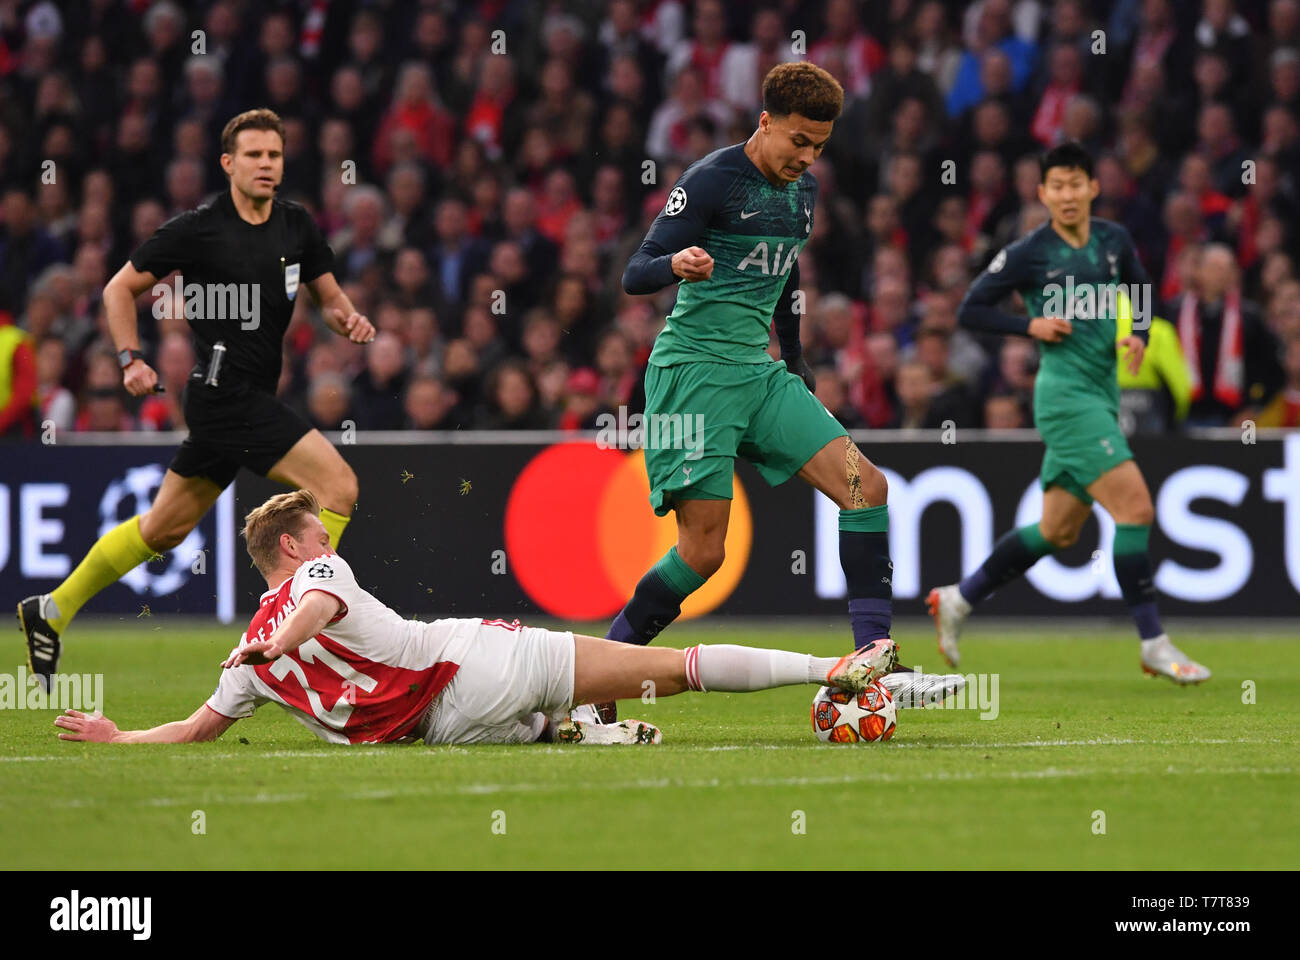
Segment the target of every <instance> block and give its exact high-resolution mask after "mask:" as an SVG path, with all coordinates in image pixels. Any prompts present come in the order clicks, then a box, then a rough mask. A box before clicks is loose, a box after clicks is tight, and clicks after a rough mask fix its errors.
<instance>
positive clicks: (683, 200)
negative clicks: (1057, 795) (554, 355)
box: [607, 63, 956, 715]
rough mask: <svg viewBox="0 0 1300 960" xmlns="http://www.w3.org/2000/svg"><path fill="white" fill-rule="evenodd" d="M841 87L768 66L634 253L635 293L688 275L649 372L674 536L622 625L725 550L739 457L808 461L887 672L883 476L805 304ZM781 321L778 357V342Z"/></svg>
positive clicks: (660, 495)
mask: <svg viewBox="0 0 1300 960" xmlns="http://www.w3.org/2000/svg"><path fill="white" fill-rule="evenodd" d="M843 101H844V91H843V89H842V88H841V87H840V85H839V83H838V82H837V81H836V80H835V78H834V77H832V76H831V75H830V74H829V73H827V72H826V71H825V70H823V69H821V68H820V67H817V66H815V65H813V64H811V63H782V64H778V65H777V66H776V67H773V68H772V70H771V71H770V72H769V73H768V75H767V77H766V78H765V79H764V81H763V111H762V113H761V115H760V116H759V121H758V129H757V130H755V131H754V134H753V136H751V137H750V138H749V140H747V141H746V142H744V143H738V144H735V145H733V146H730V147H724V148H722V149H720V150H715V151H714V152H713V153H711V154H709V155H708V156H706V157H704V158H703V159H701V160H698V161H696V162H695V163H693V164H692V165H691V166H690V167H689V168H687V170H686V171H685V173H683V174H682V176H681V178H680V179H679V180H678V181H677V183H676V184H675V185H674V186H673V189H672V190H671V191H670V192H669V194H668V199H667V202H666V203H665V205H664V209H663V211H662V212H661V213H660V214H659V216H658V217H656V218H655V221H654V223H653V224H652V225H651V227H650V231H649V232H648V233H647V234H646V237H645V239H644V241H642V243H641V246H640V248H639V249H638V250H637V252H636V253H635V254H634V255H633V256H632V258H631V260H630V261H629V262H628V265H627V270H626V271H625V273H624V274H623V287H624V289H625V290H626V291H627V292H628V293H632V294H648V293H654V292H656V291H658V290H660V289H662V288H664V287H667V286H669V285H671V284H679V286H678V288H677V300H676V303H675V304H674V306H673V309H672V312H671V313H670V314H669V315H668V319H667V323H666V324H665V326H664V328H663V330H662V332H660V334H659V336H658V338H657V339H656V341H655V345H654V349H653V351H652V352H651V354H650V363H649V367H648V369H647V370H646V377H645V381H646V382H645V386H646V413H645V424H646V431H645V435H646V441H645V462H646V472H647V473H648V475H649V480H650V503H651V506H652V507H653V508H654V510H655V512H656V513H657V514H658V515H660V516H665V515H666V514H667V513H668V512H669V511H670V510H671V511H674V512H675V513H676V518H677V543H676V544H675V545H674V546H673V547H672V548H671V549H670V550H669V551H668V552H667V553H666V554H665V555H664V556H663V558H662V559H660V560H659V562H658V563H656V564H655V565H654V566H653V567H652V568H651V569H650V570H649V571H648V572H647V573H646V574H645V576H643V577H642V578H641V580H640V581H639V582H638V583H637V586H636V590H635V592H634V593H633V596H632V599H631V600H629V601H628V603H627V606H626V607H624V608H623V610H622V612H621V613H619V615H618V617H617V618H616V619H615V620H614V623H613V625H612V626H611V627H610V629H609V633H608V637H609V639H611V640H619V641H623V642H625V643H637V644H646V643H649V642H650V641H651V640H653V639H654V638H655V636H656V635H657V634H658V633H659V631H661V630H662V629H663V628H664V627H666V626H668V624H670V623H672V621H673V620H674V619H675V618H676V617H677V615H678V614H679V613H681V604H682V601H683V600H685V599H686V597H687V596H689V595H690V594H691V593H692V592H694V591H695V590H697V589H699V588H700V587H701V586H702V585H703V584H704V582H705V581H706V580H707V579H708V578H709V577H710V576H712V575H713V574H714V573H715V572H716V571H717V570H718V568H719V567H721V566H722V560H723V546H724V541H725V538H726V533H727V521H728V518H729V516H730V510H731V498H732V484H731V480H732V473H733V471H734V468H735V460H736V458H737V457H742V458H744V459H745V460H748V461H749V462H750V463H752V464H754V465H755V466H756V467H757V468H758V471H759V473H761V474H762V476H763V478H764V479H765V480H766V481H767V482H768V483H770V484H773V485H776V484H779V483H784V482H785V481H786V480H788V479H790V478H791V477H793V476H799V477H800V478H802V479H803V480H805V481H806V482H808V483H810V484H811V485H812V486H814V487H816V488H817V489H818V490H820V491H821V492H822V493H824V494H826V496H828V497H829V498H830V499H831V500H832V501H834V502H835V504H836V505H837V506H838V507H839V508H840V521H839V528H840V561H841V563H842V565H843V567H844V574H845V578H846V581H847V584H848V595H849V616H850V621H851V623H852V631H853V640H854V646H855V648H857V649H866V648H868V647H870V646H871V645H872V644H875V645H876V646H877V647H878V649H879V656H878V657H876V658H875V660H873V670H874V671H875V672H876V675H877V676H880V675H883V674H885V673H887V672H889V671H890V670H891V669H892V668H893V667H894V666H895V660H896V656H897V655H896V653H895V652H894V646H893V644H892V642H889V641H888V638H889V634H890V623H891V608H892V587H891V581H892V572H893V568H892V565H891V563H890V560H889V533H888V530H889V526H888V508H887V507H886V505H885V498H886V483H885V477H884V475H883V474H881V472H880V471H879V470H878V469H876V467H874V466H873V465H872V464H871V462H870V461H869V460H867V458H866V457H864V456H863V455H862V453H861V452H860V451H859V450H858V448H857V446H856V445H855V444H854V443H853V441H852V440H851V439H850V438H849V435H848V432H847V431H846V430H845V429H844V428H843V427H842V426H841V425H840V424H839V422H838V421H836V419H835V418H834V417H833V416H831V414H830V413H829V412H827V410H826V408H825V407H823V406H822V405H821V403H820V402H818V400H817V399H816V397H815V396H814V395H813V393H812V390H813V386H814V385H813V380H812V372H811V370H810V369H809V368H808V365H807V363H806V362H805V361H804V359H803V356H802V348H801V345H800V342H799V312H801V311H799V310H797V309H796V306H795V303H796V298H797V296H798V294H797V291H798V288H799V253H800V251H801V250H802V249H803V246H804V244H805V243H807V242H808V237H809V235H810V234H811V233H812V224H813V212H814V210H815V208H816V206H817V181H816V179H815V178H814V177H813V175H812V174H811V173H809V172H808V168H809V167H811V166H812V164H813V161H814V160H816V159H817V157H818V156H820V155H821V152H822V149H823V148H824V147H825V146H826V141H827V140H828V139H829V138H830V135H831V128H832V126H833V125H834V122H835V119H836V118H837V117H838V116H839V114H840V110H841V108H842V106H843ZM774 321H775V326H776V332H777V338H778V339H779V341H780V344H781V358H782V359H781V361H773V360H772V358H771V357H770V356H769V355H768V353H767V347H768V343H769V339H770V330H771V328H772V325H773V322H774ZM683 425H685V429H683ZM878 641H885V642H878ZM873 679H874V678H873ZM931 680H933V682H934V684H935V686H934V689H935V690H939V691H948V692H951V691H952V690H953V689H956V686H955V685H954V684H953V682H952V680H953V678H924V679H923V678H922V676H921V675H919V674H908V673H906V672H903V673H899V674H897V675H896V676H895V678H894V679H893V680H891V681H890V683H891V684H893V685H894V688H893V689H892V690H891V692H894V693H895V695H896V699H900V697H899V693H900V690H899V685H903V684H906V685H908V686H915V685H916V684H925V685H927V688H928V686H929V683H930V681H931ZM920 696H921V697H923V696H924V694H921V695H920ZM901 699H902V700H904V701H907V700H910V699H912V696H911V694H910V693H909V692H908V691H902V696H901ZM939 699H942V696H939ZM607 715H608V714H607Z"/></svg>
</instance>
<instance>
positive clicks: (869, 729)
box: [812, 682, 898, 743]
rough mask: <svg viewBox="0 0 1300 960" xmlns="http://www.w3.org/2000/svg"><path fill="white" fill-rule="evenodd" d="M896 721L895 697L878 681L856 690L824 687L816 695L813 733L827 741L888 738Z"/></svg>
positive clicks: (851, 741) (859, 741) (856, 741)
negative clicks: (858, 690) (858, 691)
mask: <svg viewBox="0 0 1300 960" xmlns="http://www.w3.org/2000/svg"><path fill="white" fill-rule="evenodd" d="M897 723H898V708H897V707H896V706H895V705H894V698H893V697H891V696H890V695H889V691H888V690H886V689H885V688H884V687H882V686H881V685H880V684H879V682H876V683H873V684H871V686H869V687H867V689H865V690H863V691H862V692H861V693H856V694H855V693H850V692H849V691H848V690H841V689H839V688H838V687H822V688H821V689H820V690H818V691H817V696H816V697H814V698H813V702H812V726H813V733H815V734H817V739H818V740H822V741H825V742H827V743H862V742H868V743H869V742H871V741H874V740H888V739H889V738H890V737H892V736H893V735H894V729H895V727H896V726H897Z"/></svg>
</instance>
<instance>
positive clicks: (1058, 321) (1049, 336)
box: [1029, 317, 1074, 343]
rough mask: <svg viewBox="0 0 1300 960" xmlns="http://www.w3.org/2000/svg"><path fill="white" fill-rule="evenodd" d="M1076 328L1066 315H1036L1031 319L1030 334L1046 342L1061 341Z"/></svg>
mask: <svg viewBox="0 0 1300 960" xmlns="http://www.w3.org/2000/svg"><path fill="white" fill-rule="evenodd" d="M1073 330H1074V326H1073V324H1071V323H1070V321H1069V320H1066V319H1065V318H1064V317H1034V319H1032V320H1030V321H1029V335H1030V336H1031V337H1034V338H1035V339H1038V340H1042V341H1044V342H1045V343H1060V342H1061V341H1062V340H1064V339H1065V338H1066V337H1068V336H1069V335H1070V333H1071V332H1072V331H1073Z"/></svg>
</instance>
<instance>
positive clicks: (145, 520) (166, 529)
mask: <svg viewBox="0 0 1300 960" xmlns="http://www.w3.org/2000/svg"><path fill="white" fill-rule="evenodd" d="M193 529H194V525H193V524H176V523H172V524H167V525H164V526H159V525H156V524H155V522H154V521H153V520H152V519H151V518H150V517H149V514H147V513H146V514H144V515H143V516H141V517H140V539H141V540H143V541H144V543H145V546H147V547H148V548H149V549H150V550H154V551H156V552H158V553H162V552H164V551H166V550H171V549H173V548H174V547H178V546H180V544H181V543H182V542H183V541H184V540H185V538H186V537H188V536H189V535H190V531H191V530H193Z"/></svg>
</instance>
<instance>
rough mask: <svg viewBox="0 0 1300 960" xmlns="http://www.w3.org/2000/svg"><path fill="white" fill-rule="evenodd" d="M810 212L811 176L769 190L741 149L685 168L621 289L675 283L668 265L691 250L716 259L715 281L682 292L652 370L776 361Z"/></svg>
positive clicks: (812, 201)
mask: <svg viewBox="0 0 1300 960" xmlns="http://www.w3.org/2000/svg"><path fill="white" fill-rule="evenodd" d="M816 206H817V181H816V179H815V178H814V177H813V175H812V174H810V173H804V175H803V176H802V177H800V178H799V179H798V180H797V181H795V182H794V183H791V184H786V185H783V186H774V185H773V184H772V183H770V182H769V181H768V179H767V178H766V177H765V176H763V174H762V173H760V172H759V170H758V168H757V167H756V166H754V163H753V161H751V160H750V159H749V157H748V156H746V154H745V145H744V144H743V143H739V144H735V145H734V146H730V147H724V148H722V149H721V150H715V151H714V152H713V153H711V154H709V155H708V156H707V157H704V158H703V159H701V160H698V161H697V162H695V163H693V164H692V165H691V166H690V167H689V168H687V170H686V172H685V173H683V174H682V176H681V178H680V179H679V180H678V181H677V183H676V184H675V185H674V187H673V189H672V191H671V192H670V193H669V195H668V200H667V202H666V203H665V205H664V209H663V210H662V211H661V212H660V214H659V215H658V216H657V217H656V218H655V221H654V223H653V224H652V225H651V226H650V230H649V232H648V233H647V234H646V237H645V239H644V240H643V241H642V243H641V247H640V249H639V250H638V251H637V254H636V255H635V256H634V257H633V259H632V261H631V263H629V266H628V273H627V274H625V275H624V287H625V288H626V289H628V290H629V291H630V292H649V291H650V290H652V289H659V288H661V287H663V286H667V285H668V284H670V283H672V282H674V281H676V280H677V279H678V278H677V277H676V276H675V275H673V274H672V272H671V266H670V265H667V263H666V258H671V257H672V255H673V254H675V253H676V252H677V251H679V250H682V249H685V248H686V247H690V246H697V247H701V248H703V249H704V251H705V252H706V253H708V254H709V256H711V257H712V258H713V275H712V276H711V277H710V278H709V279H708V280H701V281H695V282H690V283H687V282H685V281H682V282H681V283H680V284H679V285H678V288H677V301H676V303H674V304H673V309H672V312H671V313H669V314H668V318H667V322H666V323H665V325H664V328H663V330H662V331H661V332H660V333H659V336H658V338H656V340H655V345H654V349H653V350H652V351H651V353H650V363H651V364H653V365H654V366H659V367H668V366H672V365H674V364H678V363H687V362H691V361H701V360H702V361H708V362H713V363H770V362H772V360H771V357H769V356H768V354H767V346H768V342H769V331H770V330H771V326H772V314H773V312H774V311H775V309H776V307H777V303H778V301H780V299H781V297H782V294H783V292H785V291H786V289H787V284H788V283H791V281H792V278H793V284H792V286H791V288H790V289H791V291H793V289H794V287H796V286H797V285H798V279H797V277H798V266H797V264H798V259H799V252H800V251H801V250H802V249H803V246H804V244H805V243H807V242H808V237H809V235H810V234H811V233H812V225H813V211H814V209H815V208H816ZM665 269H666V270H667V273H666V274H665V273H664V271H665Z"/></svg>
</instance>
